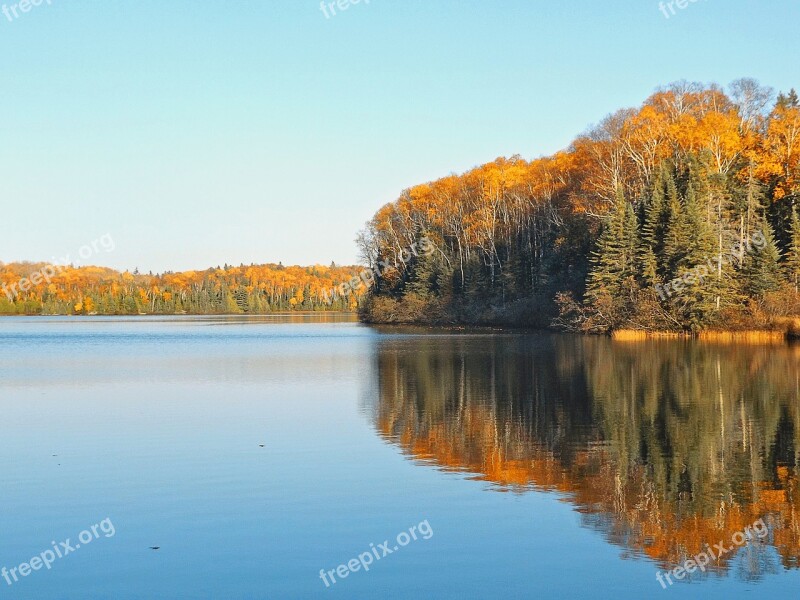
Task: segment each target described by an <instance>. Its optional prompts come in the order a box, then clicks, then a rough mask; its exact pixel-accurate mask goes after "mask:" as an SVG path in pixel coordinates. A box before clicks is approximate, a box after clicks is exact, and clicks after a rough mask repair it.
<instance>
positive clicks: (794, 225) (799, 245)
mask: <svg viewBox="0 0 800 600" xmlns="http://www.w3.org/2000/svg"><path fill="white" fill-rule="evenodd" d="M790 231H791V243H790V244H789V249H788V252H787V253H786V275H787V277H788V279H789V283H790V284H791V285H792V287H794V293H795V294H797V293H798V292H800V217H798V216H797V210H793V211H792V220H791V229H790Z"/></svg>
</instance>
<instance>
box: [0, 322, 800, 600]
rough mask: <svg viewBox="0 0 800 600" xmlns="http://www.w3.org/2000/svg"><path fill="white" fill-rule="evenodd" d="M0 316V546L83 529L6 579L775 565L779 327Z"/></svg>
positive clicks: (628, 582)
mask: <svg viewBox="0 0 800 600" xmlns="http://www.w3.org/2000/svg"><path fill="white" fill-rule="evenodd" d="M0 344H1V345H0V347H1V348H2V361H1V362H0V401H1V402H2V406H1V407H0V408H1V409H2V418H0V457H2V459H3V469H2V487H1V488H0V489H1V490H2V491H0V501H2V511H0V566H5V567H6V568H7V569H11V568H13V567H16V568H19V565H20V564H21V563H25V562H28V561H30V560H31V558H32V557H34V556H37V555H39V556H41V555H42V553H43V552H45V551H48V550H51V551H52V547H53V542H55V543H56V547H57V548H62V546H61V545H60V544H59V542H62V541H64V542H65V541H66V540H67V539H68V538H69V539H70V542H69V544H70V545H71V546H75V545H76V544H77V543H79V542H78V537H79V534H80V532H82V531H84V530H87V531H86V534H85V535H86V536H88V538H87V539H89V538H91V540H90V542H89V543H86V544H83V545H82V547H80V548H76V549H75V550H73V551H71V552H69V553H68V554H67V555H65V556H63V557H62V558H56V559H55V560H51V562H52V565H51V568H50V569H49V570H48V569H45V568H43V567H42V565H41V564H39V565H38V566H39V567H41V568H40V569H39V570H36V571H32V572H30V573H29V574H28V575H27V576H25V577H22V576H19V577H18V581H17V582H14V581H13V578H12V579H11V581H12V585H11V586H8V585H7V584H6V582H5V580H3V579H2V578H0V593H2V594H3V595H4V596H5V597H9V598H37V599H40V598H82V599H83V598H114V599H117V598H137V599H139V598H253V599H257V598H280V599H283V598H317V597H319V598H359V599H360V598H498V597H500V598H583V597H592V598H636V599H639V598H649V597H661V596H663V597H673V598H684V597H685V598H704V599H708V598H739V597H748V596H752V597H755V596H756V595H759V596H763V595H770V594H773V595H776V597H788V596H789V595H792V596H794V595H796V594H797V592H798V590H800V575H799V573H800V570H798V566H800V565H799V562H800V486H798V469H799V468H800V465H799V464H798V459H800V403H799V402H798V400H799V398H800V348H798V347H788V346H777V347H732V346H718V345H708V344H706V345H704V344H699V343H689V342H659V343H646V344H641V343H640V344H624V343H612V342H611V341H610V340H607V339H585V338H574V337H569V336H537V335H525V334H503V333H487V332H481V333H460V334H456V333H454V334H447V333H441V332H440V333H436V334H430V333H427V332H423V331H419V330H410V329H374V328H369V327H364V326H361V325H359V324H357V323H354V322H352V321H351V320H349V319H347V318H341V317H340V318H338V319H335V320H331V318H330V317H328V318H325V317H322V316H310V317H306V316H299V315H298V316H293V317H292V318H291V319H289V318H286V317H278V316H276V317H269V318H267V317H264V318H250V319H246V318H232V317H219V318H211V317H208V318H177V319H176V318H164V319H153V318H132V319H126V318H90V319H79V318H34V319H28V318H24V319H23V318H20V319H2V320H0ZM105 519H108V521H105V524H103V523H102V522H103V521H104V520H105ZM758 519H762V520H763V523H764V524H765V525H766V529H764V530H762V531H763V533H764V537H760V536H757V535H754V534H751V536H750V537H751V540H750V541H745V542H744V545H743V546H742V547H740V548H739V549H738V550H736V551H731V552H729V553H727V554H726V555H725V556H723V557H722V558H721V559H720V560H715V561H712V564H710V565H709V566H708V567H706V571H705V573H703V572H700V571H695V573H693V574H692V575H690V577H691V581H688V582H687V579H684V580H682V581H676V582H675V583H674V585H672V586H671V587H669V586H668V587H669V589H668V590H666V591H665V590H663V589H662V587H661V585H659V583H658V581H657V580H656V572H657V571H661V572H663V571H665V570H667V569H672V568H674V567H675V566H678V565H680V564H682V563H683V562H684V560H685V559H686V558H689V557H691V556H693V555H696V554H698V553H699V552H702V551H704V549H705V548H706V544H709V545H712V546H713V545H714V544H717V543H718V542H720V541H721V540H722V541H724V542H725V543H726V544H727V546H731V545H732V544H731V540H732V536H734V535H736V534H737V533H738V532H741V531H743V530H744V528H745V527H746V526H748V525H750V524H752V523H754V522H756V521H757V520H758ZM92 525H100V526H101V527H100V528H99V529H98V528H97V527H96V528H95V529H96V531H97V534H96V536H95V535H92V533H91V531H90V527H91V526H92ZM111 526H113V529H112V527H111ZM412 526H416V527H417V529H416V530H415V531H414V535H416V537H417V539H416V540H414V539H412V538H411V536H410V535H408V534H402V535H401V536H400V537H399V538H398V534H401V533H402V532H408V531H409V528H411V527H412ZM112 531H113V535H110V533H111V532H112ZM403 536H405V537H403ZM398 539H399V540H400V541H401V542H402V543H405V544H406V545H405V546H402V545H401V544H398ZM739 539H740V540H741V539H742V538H741V537H740V538H739ZM385 540H388V541H389V544H388V546H387V549H388V550H390V551H391V553H390V554H387V555H386V556H381V558H380V559H374V560H373V558H372V557H373V556H375V555H374V554H371V553H372V548H373V547H374V548H375V551H374V552H377V553H379V554H378V556H380V555H382V554H383V551H379V550H378V546H379V545H381V544H383V543H384V541H385ZM371 544H372V545H373V546H371ZM395 546H396V547H397V550H394V547H395ZM151 547H157V548H158V549H157V550H154V549H151ZM59 551H61V550H59ZM359 555H362V560H363V562H364V563H367V561H368V559H367V556H369V557H370V558H369V560H372V564H371V565H369V564H368V565H367V566H368V567H369V571H368V572H367V571H364V569H363V568H362V567H361V563H359V561H357V560H356V561H355V563H354V565H355V564H357V565H358V570H357V571H354V572H349V574H347V576H346V578H341V577H340V576H339V575H337V574H336V568H337V566H339V565H342V564H346V563H348V561H350V559H354V558H356V557H358V556H359ZM45 556H47V555H45ZM321 569H324V570H326V571H332V572H333V573H334V575H333V576H332V577H333V578H335V579H336V583H330V578H331V576H329V575H327V574H326V578H327V579H328V581H329V585H330V587H326V585H325V583H324V582H323V580H322V579H321V578H320V570H321ZM346 572H347V571H346Z"/></svg>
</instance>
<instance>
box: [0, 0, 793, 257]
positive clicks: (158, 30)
mask: <svg viewBox="0 0 800 600" xmlns="http://www.w3.org/2000/svg"><path fill="white" fill-rule="evenodd" d="M19 1H20V0H5V3H4V4H2V3H3V2H4V0H0V9H2V8H3V6H5V7H6V9H7V10H4V11H3V12H0V56H3V59H2V68H0V140H2V142H0V261H5V262H12V261H17V260H32V261H53V262H56V261H58V260H59V259H60V258H61V257H64V256H70V257H76V256H77V255H78V251H79V249H81V248H84V247H86V246H87V245H88V246H89V247H91V245H92V243H93V242H94V247H95V249H96V251H94V252H93V253H92V254H91V255H90V256H89V257H87V259H86V260H85V261H83V263H84V264H98V265H102V266H109V267H113V268H116V269H130V270H132V269H134V268H138V269H139V270H140V271H142V272H147V271H150V270H152V271H158V272H161V271H164V270H172V271H179V270H188V269H204V268H207V267H211V266H217V265H222V264H224V263H228V264H236V265H238V264H240V263H245V264H250V263H267V262H278V261H281V262H283V264H286V265H288V264H302V265H310V264H329V263H330V262H331V261H334V262H336V263H337V264H354V263H356V262H357V259H358V250H357V247H356V244H355V243H354V239H355V236H356V234H357V232H358V231H359V230H360V229H361V228H362V227H363V226H364V223H365V222H366V221H368V220H369V219H370V218H371V217H372V215H373V214H374V213H375V211H376V210H377V209H378V208H380V207H381V206H382V205H384V204H386V203H387V202H391V201H393V200H395V199H396V198H397V197H398V196H399V194H400V193H401V192H402V190H403V189H405V188H407V187H410V186H412V185H415V184H418V183H423V182H425V181H430V180H433V179H436V178H439V177H442V176H446V175H448V174H450V173H460V172H463V171H465V170H468V169H470V168H472V167H474V166H477V165H479V164H482V163H485V162H488V161H491V160H494V159H495V158H496V157H498V156H511V155H514V154H519V155H522V156H523V157H525V158H528V159H530V158H535V157H537V156H541V155H548V154H552V153H553V152H555V151H558V150H560V149H562V148H564V147H566V146H567V145H568V144H569V143H570V141H571V140H572V139H574V137H575V136H576V135H578V134H580V133H581V132H583V131H585V130H586V129H587V128H588V127H589V126H590V125H592V124H593V123H597V122H599V121H601V120H602V119H603V117H604V116H606V115H607V114H609V113H611V112H614V111H616V110H617V109H619V108H624V107H628V106H637V105H639V104H641V102H642V101H644V100H645V99H646V98H647V96H649V95H650V94H651V93H652V92H653V91H654V90H655V89H656V88H657V87H659V86H662V85H665V84H668V83H669V82H671V81H676V80H680V79H687V80H690V81H702V82H717V83H719V84H721V85H727V84H728V83H730V82H731V81H733V80H735V79H737V78H740V77H755V78H756V79H758V80H759V81H760V82H761V83H762V84H765V85H769V86H772V87H774V88H776V90H784V91H785V90H788V89H789V88H791V87H798V88H800V65H798V62H797V59H798V57H799V56H800V37H799V36H797V32H796V26H797V23H798V22H800V2H797V1H795V0H781V1H775V0H773V1H770V0H766V1H763V2H757V1H755V0H749V1H748V0H699V1H697V2H687V3H686V5H685V8H683V9H680V8H679V7H678V6H677V5H675V4H673V8H674V12H675V14H671V12H670V10H669V9H668V8H667V7H666V6H665V11H666V14H667V15H669V18H667V17H666V16H665V14H664V12H662V11H661V10H660V9H659V3H658V2H657V1H652V0H647V1H643V0H628V1H622V0H608V1H605V2H603V1H598V0H570V1H569V2H542V1H539V0H502V1H494V2H488V1H484V2H479V1H474V0H369V2H367V0H361V2H360V3H358V4H355V5H350V6H348V7H347V8H346V9H345V10H341V9H339V8H337V7H336V4H335V3H334V4H333V9H331V8H330V7H328V6H326V7H325V11H323V10H322V9H321V8H322V7H321V5H320V2H319V0H261V1H255V0H235V1H229V2H220V1H216V2H211V1H209V0H191V1H189V0H168V1H167V0H162V1H161V2H155V1H152V0H103V1H102V2H96V1H95V2H89V1H84V0H41V3H40V5H39V6H33V5H29V6H28V5H25V8H27V9H28V10H27V12H23V11H22V7H20V6H19ZM37 1H40V0H37ZM48 2H49V3H48ZM326 4H327V2H326ZM333 11H335V14H332V12H333ZM6 13H7V14H6ZM15 13H16V15H17V16H16V17H15V16H14V15H15ZM326 14H327V16H326ZM103 236H106V237H105V240H108V239H112V240H113V251H107V250H106V248H108V247H111V246H110V245H108V244H98V243H97V240H100V239H103Z"/></svg>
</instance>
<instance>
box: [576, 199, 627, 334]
mask: <svg viewBox="0 0 800 600" xmlns="http://www.w3.org/2000/svg"><path fill="white" fill-rule="evenodd" d="M638 224H639V223H638V219H637V218H636V213H635V212H634V210H633V206H632V205H631V203H630V202H628V201H627V200H626V199H625V197H624V195H623V193H622V191H621V190H619V191H618V192H617V198H616V201H615V203H614V210H613V211H612V213H611V214H610V215H609V218H608V221H607V222H606V224H605V226H604V228H603V231H602V233H601V234H600V238H599V239H598V241H597V248H596V250H595V251H594V252H593V253H592V270H591V272H590V274H589V280H588V284H587V289H586V301H587V305H588V306H589V307H590V308H591V309H594V310H595V311H596V312H597V313H598V315H599V316H600V318H601V321H602V324H603V326H604V327H607V328H613V327H615V326H616V325H618V324H619V323H621V322H622V321H623V320H624V319H625V317H626V316H628V315H629V314H630V313H631V311H632V310H633V308H634V307H632V306H631V305H630V301H631V292H632V291H633V288H635V287H636V285H635V278H636V275H637V269H636V265H637V251H638V250H639V231H638Z"/></svg>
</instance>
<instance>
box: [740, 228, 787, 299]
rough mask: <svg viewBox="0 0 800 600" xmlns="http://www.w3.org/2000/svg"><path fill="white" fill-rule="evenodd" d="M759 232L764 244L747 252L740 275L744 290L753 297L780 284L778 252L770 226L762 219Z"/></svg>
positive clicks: (761, 294)
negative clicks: (762, 222)
mask: <svg viewBox="0 0 800 600" xmlns="http://www.w3.org/2000/svg"><path fill="white" fill-rule="evenodd" d="M761 234H762V235H763V239H764V240H765V241H766V244H765V246H764V247H763V248H761V249H759V248H753V250H752V252H749V253H748V254H747V257H746V258H745V263H744V269H743V270H742V275H743V277H744V283H745V291H746V292H747V293H748V294H749V295H750V296H753V297H759V296H763V295H764V294H765V293H766V292H772V291H775V290H777V289H778V288H779V287H780V284H781V269H780V265H779V262H780V257H781V256H780V252H778V246H777V245H776V244H775V236H774V235H773V233H772V227H770V226H769V224H768V223H767V222H766V221H764V224H763V226H762V228H761Z"/></svg>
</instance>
